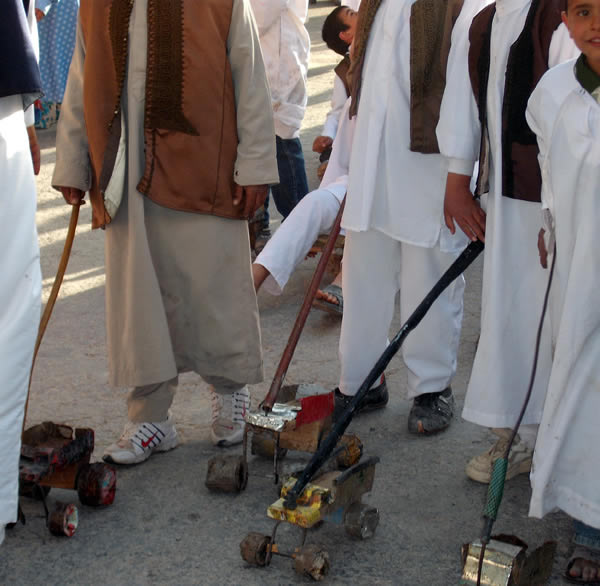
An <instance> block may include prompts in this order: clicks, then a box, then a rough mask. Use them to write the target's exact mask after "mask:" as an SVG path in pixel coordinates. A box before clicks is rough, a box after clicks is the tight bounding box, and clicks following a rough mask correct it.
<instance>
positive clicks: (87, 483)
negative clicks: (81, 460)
mask: <svg viewBox="0 0 600 586" xmlns="http://www.w3.org/2000/svg"><path fill="white" fill-rule="evenodd" d="M76 486H77V495H78V496H79V500H80V501H81V502H82V504H84V505H88V506H90V507H104V506H108V505H112V503H113V501H114V500H115V493H116V491H117V473H116V471H115V469H114V468H112V467H111V466H107V465H106V464H103V463H101V462H97V463H95V464H84V465H83V466H81V468H80V469H79V473H78V474H77V482H76Z"/></svg>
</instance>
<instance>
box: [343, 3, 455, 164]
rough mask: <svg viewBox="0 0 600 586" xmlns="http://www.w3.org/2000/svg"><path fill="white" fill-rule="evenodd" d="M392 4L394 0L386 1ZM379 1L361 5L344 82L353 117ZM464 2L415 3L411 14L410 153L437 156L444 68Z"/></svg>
mask: <svg viewBox="0 0 600 586" xmlns="http://www.w3.org/2000/svg"><path fill="white" fill-rule="evenodd" d="M390 1H392V2H393V1H394V0H390ZM381 3H382V0H363V1H362V2H361V5H360V9H359V13H358V30H357V33H356V36H355V37H354V44H353V46H354V59H353V61H352V66H351V67H350V72H349V77H350V86H351V94H352V104H351V106H350V111H349V116H350V118H352V117H353V116H355V115H356V113H357V112H358V107H359V101H360V92H361V85H362V74H363V72H362V69H363V65H364V58H365V53H366V47H367V41H368V39H369V37H370V35H371V28H372V26H373V22H374V21H375V15H376V13H377V11H378V10H379V8H380V6H381ZM462 5H463V0H416V2H414V3H413V4H412V6H411V10H410V150H411V151H415V152H418V153H424V154H431V153H439V152H440V149H439V147H438V142H437V136H436V134H435V128H436V126H437V123H438V120H439V118H440V107H441V105H442V96H443V95H444V88H445V87H446V64H447V62H448V54H449V52H450V39H451V36H452V29H453V27H454V23H455V22H456V19H457V18H458V15H459V14H460V11H461V9H462Z"/></svg>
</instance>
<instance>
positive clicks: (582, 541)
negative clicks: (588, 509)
mask: <svg viewBox="0 0 600 586" xmlns="http://www.w3.org/2000/svg"><path fill="white" fill-rule="evenodd" d="M573 525H574V529H575V535H574V537H573V542H574V543H575V544H576V545H578V546H579V547H578V548H577V549H576V550H575V553H574V555H573V556H572V557H571V560H570V561H569V563H568V565H567V570H566V574H567V576H568V577H569V578H575V579H576V580H577V581H578V582H581V583H582V584H585V583H586V582H590V583H594V584H597V583H598V581H599V580H600V563H599V562H598V561H595V560H597V559H598V556H599V555H600V553H599V552H600V529H596V528H594V527H590V526H589V525H585V524H584V523H582V522H581V521H577V520H573ZM589 550H592V551H589ZM590 554H592V555H590ZM589 558H593V559H589Z"/></svg>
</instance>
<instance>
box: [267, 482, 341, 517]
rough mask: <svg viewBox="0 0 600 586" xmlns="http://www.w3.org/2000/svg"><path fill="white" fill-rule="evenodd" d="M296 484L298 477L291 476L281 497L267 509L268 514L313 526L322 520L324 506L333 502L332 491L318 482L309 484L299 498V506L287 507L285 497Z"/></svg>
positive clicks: (282, 490)
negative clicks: (318, 484) (317, 483)
mask: <svg viewBox="0 0 600 586" xmlns="http://www.w3.org/2000/svg"><path fill="white" fill-rule="evenodd" d="M294 484H296V479H295V478H293V477H291V478H289V479H288V481H287V482H286V483H285V484H284V485H283V487H282V489H281V498H280V499H279V500H278V501H276V502H274V503H273V504H272V505H271V506H270V507H269V508H268V509H267V515H268V516H269V517H271V519H276V520H277V521H286V522H288V523H292V524H293V525H298V526H299V527H305V528H309V527H312V526H313V525H315V523H318V522H319V521H320V520H321V510H322V508H323V507H324V506H325V505H327V504H328V503H330V502H331V500H332V495H331V491H330V490H329V489H327V488H323V487H322V486H317V485H316V484H308V485H307V486H306V488H305V489H304V492H303V493H302V495H301V497H300V498H299V499H298V506H297V507H296V508H295V509H287V508H286V507H285V505H284V499H285V496H286V495H287V493H288V491H289V490H291V488H292V487H293V486H294Z"/></svg>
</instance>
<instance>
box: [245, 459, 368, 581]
mask: <svg viewBox="0 0 600 586" xmlns="http://www.w3.org/2000/svg"><path fill="white" fill-rule="evenodd" d="M378 462H379V458H376V457H371V458H367V459H364V460H362V461H361V462H358V463H356V464H354V465H353V466H351V467H350V468H348V469H346V470H343V471H339V470H338V471H329V472H326V473H324V474H322V475H321V476H319V477H318V478H316V479H315V480H314V481H313V482H312V483H310V484H308V485H307V486H306V488H305V489H304V491H303V493H302V495H301V497H300V498H299V499H297V501H296V504H295V506H294V507H293V508H290V507H289V504H288V503H286V497H287V495H288V492H289V491H290V490H291V489H292V488H293V486H294V485H295V484H296V481H297V479H296V478H295V477H290V479H289V480H288V481H287V482H286V483H285V484H284V485H283V488H282V489H281V498H279V500H277V501H276V502H274V503H273V504H272V505H271V506H270V507H269V508H268V510H267V515H268V516H269V517H270V518H272V519H275V521H276V523H275V526H274V528H273V532H272V533H271V535H263V534H261V533H255V532H252V533H249V534H248V535H247V536H246V537H245V538H244V539H243V540H242V542H241V543H240V553H241V556H242V558H243V559H244V560H245V561H246V562H248V563H249V564H251V565H254V566H268V565H269V564H270V563H271V560H272V557H273V555H279V556H283V557H289V558H292V559H293V560H294V569H295V570H296V572H298V573H300V574H303V575H307V576H309V577H311V578H312V579H313V580H317V581H319V580H322V579H323V578H324V577H325V576H326V575H327V573H328V572H329V568H330V562H329V554H328V553H327V551H326V550H325V549H324V548H323V547H322V546H319V545H315V544H309V545H307V544H306V538H307V534H308V530H309V529H311V528H313V527H315V526H317V525H319V524H320V523H321V522H323V521H330V522H334V523H338V524H343V525H344V527H345V529H346V533H348V535H350V536H352V537H354V538H357V539H368V538H370V537H372V536H373V535H374V533H375V530H376V528H377V525H378V524H379V511H378V510H377V509H376V508H375V507H373V506H370V505H367V504H365V503H363V502H362V496H363V495H364V494H365V493H367V492H370V491H371V488H372V487H373V480H374V478H375V466H376V465H377V463H378ZM283 522H286V523H290V524H292V525H295V526H297V527H299V528H300V529H302V540H301V543H300V546H299V547H297V548H295V550H294V551H291V552H286V551H282V550H281V549H280V548H279V546H278V544H277V542H276V535H277V530H278V528H279V526H280V525H281V523H283Z"/></svg>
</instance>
